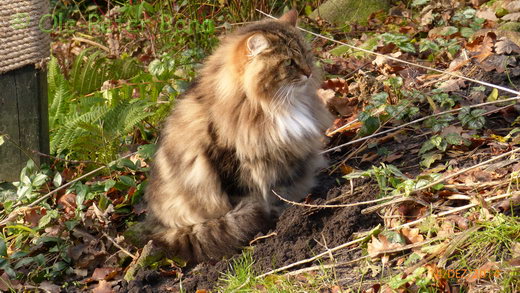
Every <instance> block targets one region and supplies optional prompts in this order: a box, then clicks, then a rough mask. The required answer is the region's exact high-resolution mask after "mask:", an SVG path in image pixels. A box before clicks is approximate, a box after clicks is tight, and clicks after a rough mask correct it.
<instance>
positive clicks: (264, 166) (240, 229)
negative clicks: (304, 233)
mask: <svg viewBox="0 0 520 293" xmlns="http://www.w3.org/2000/svg"><path fill="white" fill-rule="evenodd" d="M295 21H296V14H295V13H294V12H293V11H292V12H289V13H287V14H285V15H284V16H282V18H280V19H279V20H264V21H261V22H257V23H254V24H251V25H249V26H246V27H244V28H242V29H240V30H238V31H237V32H235V33H233V34H231V35H228V36H227V37H225V38H224V39H223V41H222V43H221V45H220V47H219V48H218V49H217V50H216V51H215V52H214V54H213V55H212V56H210V57H209V58H208V60H207V61H206V62H205V64H204V66H203V68H202V70H201V72H200V76H199V78H198V80H197V82H196V83H195V84H194V85H193V86H192V87H191V89H190V90H188V91H187V92H186V93H185V95H184V97H183V98H182V99H180V100H179V101H178V103H177V105H176V106H175V109H174V110H173V111H172V113H171V115H170V116H169V118H168V119H167V121H166V122H165V125H164V129H163V132H162V135H161V140H160V143H159V148H158V150H157V153H156V156H155V160H154V165H153V168H152V172H151V176H150V179H149V185H148V188H147V192H146V200H147V204H148V214H149V216H148V220H147V221H148V223H147V226H148V228H149V229H150V230H151V231H152V236H151V237H152V238H153V239H155V240H156V241H158V242H159V243H160V244H161V245H162V246H163V247H165V248H166V250H167V251H168V252H169V253H171V254H173V255H177V256H180V257H182V258H184V259H186V260H188V261H192V262H200V261H204V260H208V259H219V258H221V257H223V256H226V255H230V254H232V253H233V252H236V251H237V250H238V249H239V248H240V246H241V245H244V244H245V243H247V241H249V240H251V238H252V237H254V235H255V234H256V233H258V232H259V231H261V230H262V228H263V227H265V224H266V223H268V222H269V221H270V220H272V219H275V218H276V216H277V215H278V214H279V212H280V210H281V208H282V205H281V203H280V201H279V200H278V199H277V198H276V197H275V196H274V195H273V194H272V192H271V190H275V191H277V193H279V194H282V195H284V196H285V197H288V198H289V199H292V200H300V199H302V198H303V197H304V196H305V195H306V193H307V192H308V191H309V189H310V187H312V185H313V179H314V175H315V172H316V170H317V169H318V168H319V167H321V166H323V164H324V160H323V158H322V157H321V156H320V155H319V154H318V153H319V151H320V149H321V140H322V133H323V131H324V130H325V129H326V128H327V127H328V125H329V124H330V122H331V117H330V114H329V113H328V112H327V111H326V109H325V107H324V105H323V104H322V103H321V102H320V101H319V99H318V98H317V97H316V89H317V86H318V85H319V83H320V74H319V71H318V69H317V68H316V67H315V65H314V60H313V57H312V55H311V52H310V50H309V48H308V46H307V44H306V43H305V42H304V40H303V38H302V37H301V35H300V34H299V32H298V30H297V29H296V28H295V27H294V23H295Z"/></svg>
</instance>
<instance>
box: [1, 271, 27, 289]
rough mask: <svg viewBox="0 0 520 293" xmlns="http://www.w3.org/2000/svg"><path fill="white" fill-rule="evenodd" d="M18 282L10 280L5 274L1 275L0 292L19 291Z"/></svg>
mask: <svg viewBox="0 0 520 293" xmlns="http://www.w3.org/2000/svg"><path fill="white" fill-rule="evenodd" d="M21 288H22V287H21V285H20V282H19V281H18V280H12V279H11V278H10V277H9V276H8V275H7V273H5V272H4V273H3V274H2V275H1V276H0V291H3V292H10V291H11V289H15V290H17V289H18V290H19V289H21Z"/></svg>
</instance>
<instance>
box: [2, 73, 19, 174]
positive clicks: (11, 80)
mask: <svg viewBox="0 0 520 293" xmlns="http://www.w3.org/2000/svg"><path fill="white" fill-rule="evenodd" d="M15 75H16V72H15V71H12V72H8V73H6V74H3V75H0V133H2V134H7V135H9V137H10V140H11V141H12V142H14V143H15V144H18V145H19V144H20V133H19V131H20V129H19V127H18V99H17V96H16V83H15ZM20 162H21V151H20V149H18V148H17V147H16V146H15V145H14V144H13V143H11V142H10V141H6V142H4V144H3V145H1V146H0V181H2V180H5V181H17V180H18V178H19V170H20V168H21V165H20Z"/></svg>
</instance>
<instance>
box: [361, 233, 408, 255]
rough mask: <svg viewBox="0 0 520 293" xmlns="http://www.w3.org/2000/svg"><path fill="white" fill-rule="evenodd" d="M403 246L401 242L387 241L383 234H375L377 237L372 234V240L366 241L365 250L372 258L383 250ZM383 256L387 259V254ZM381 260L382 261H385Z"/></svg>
mask: <svg viewBox="0 0 520 293" xmlns="http://www.w3.org/2000/svg"><path fill="white" fill-rule="evenodd" d="M401 247H403V244H401V243H392V242H390V241H388V239H387V238H386V236H385V235H382V234H379V235H377V238H376V237H374V235H372V242H370V243H368V246H367V251H368V255H369V256H370V257H372V258H374V257H378V256H380V254H382V253H384V252H385V251H388V250H392V249H396V248H401ZM383 258H384V259H385V260H386V261H388V256H383V257H382V260H383ZM385 260H383V262H385Z"/></svg>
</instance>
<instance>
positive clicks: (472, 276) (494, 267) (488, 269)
mask: <svg viewBox="0 0 520 293" xmlns="http://www.w3.org/2000/svg"><path fill="white" fill-rule="evenodd" d="M493 271H494V272H498V264H497V263H496V262H492V261H490V262H488V263H486V264H484V265H483V266H481V267H480V268H478V269H476V270H474V271H471V272H469V274H468V275H467V276H466V277H465V278H464V279H465V280H466V282H468V283H474V282H476V281H478V280H480V279H483V278H486V277H492V276H493V275H494V274H493Z"/></svg>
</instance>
